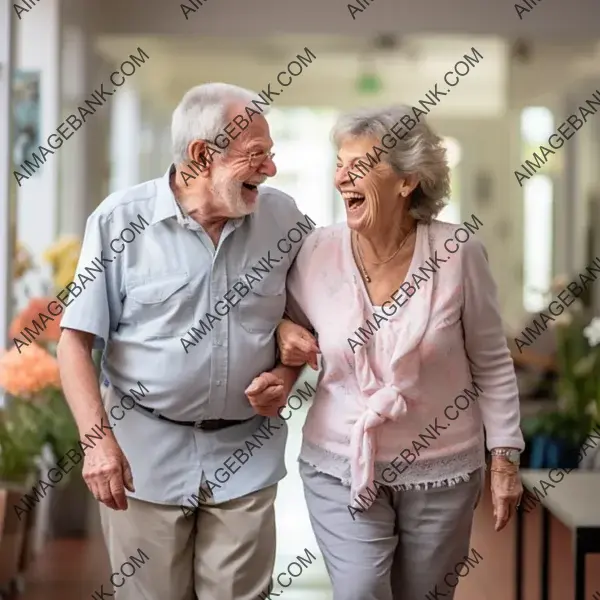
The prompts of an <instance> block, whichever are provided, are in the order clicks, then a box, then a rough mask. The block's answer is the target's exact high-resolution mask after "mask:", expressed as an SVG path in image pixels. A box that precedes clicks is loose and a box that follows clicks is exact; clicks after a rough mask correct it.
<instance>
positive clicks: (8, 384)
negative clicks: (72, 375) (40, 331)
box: [0, 344, 61, 398]
mask: <svg viewBox="0 0 600 600" xmlns="http://www.w3.org/2000/svg"><path fill="white" fill-rule="evenodd" d="M0 387H2V388H4V389H5V390H6V391H7V392H8V393H9V394H11V395H12V396H20V397H24V398H29V397H31V396H33V395H35V394H36V393H38V392H41V391H42V390H44V389H45V388H47V387H57V388H59V389H60V388H61V384H60V373H59V370H58V362H57V361H56V358H54V356H52V355H51V354H50V353H49V352H47V351H46V350H44V349H43V348H41V347H40V346H38V345H37V344H31V345H30V346H29V347H28V348H27V349H26V350H24V351H23V352H22V353H21V354H19V351H18V350H17V349H16V348H13V349H11V350H9V351H8V352H5V353H4V354H2V356H0Z"/></svg>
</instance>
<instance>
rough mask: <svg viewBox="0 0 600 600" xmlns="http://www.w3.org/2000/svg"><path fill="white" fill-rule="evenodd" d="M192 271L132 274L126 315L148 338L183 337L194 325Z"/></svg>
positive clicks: (129, 281) (128, 283) (129, 282)
mask: <svg viewBox="0 0 600 600" xmlns="http://www.w3.org/2000/svg"><path fill="white" fill-rule="evenodd" d="M191 287H192V286H191V285H190V276H189V274H188V273H185V272H180V273H169V274H164V275H157V276H147V277H143V278H142V277H139V278H136V277H132V278H131V279H130V280H128V281H127V286H126V289H127V300H126V304H125V307H126V310H125V311H124V312H125V314H124V316H125V318H126V320H127V321H128V323H129V324H131V325H135V326H137V327H139V328H140V329H141V331H140V335H141V336H142V337H144V338H145V339H153V338H169V337H180V336H182V335H184V334H185V333H186V332H187V331H188V330H189V328H190V327H191V326H192V325H193V319H194V307H193V299H192V289H191Z"/></svg>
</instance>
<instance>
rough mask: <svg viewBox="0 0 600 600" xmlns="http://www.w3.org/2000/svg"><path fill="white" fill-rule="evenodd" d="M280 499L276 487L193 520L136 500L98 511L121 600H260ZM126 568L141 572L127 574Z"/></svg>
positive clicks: (206, 508)
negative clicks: (118, 508) (276, 504)
mask: <svg viewBox="0 0 600 600" xmlns="http://www.w3.org/2000/svg"><path fill="white" fill-rule="evenodd" d="M276 493H277V484H275V485H272V486H270V487H268V488H265V489H263V490H259V491H258V492H254V493H252V494H248V495H247V496H243V497H242V498H237V499H235V500H230V501H228V502H223V503H221V504H203V505H201V506H200V507H199V508H198V509H197V510H196V512H195V514H194V515H190V516H188V517H187V518H186V517H185V516H184V515H183V512H182V510H181V508H180V507H178V506H165V505H161V504H153V503H151V502H143V501H141V500H136V499H134V498H128V499H127V501H128V504H129V506H128V508H127V510H126V511H116V510H112V509H109V508H107V507H106V506H104V505H103V504H102V505H100V516H101V520H102V528H103V531H104V538H105V540H106V545H107V548H108V553H109V557H110V564H111V567H112V569H111V571H112V572H113V573H115V574H118V575H114V576H111V581H112V583H113V584H114V585H115V588H114V594H115V598H116V599H117V600H256V599H257V598H258V597H259V596H260V594H262V593H265V592H267V590H268V589H269V586H270V584H271V576H272V573H273V567H274V563H275V510H274V507H273V503H274V501H275V496H276ZM141 553H144V554H145V555H146V556H147V559H146V558H144V557H142V558H140V556H142V555H141ZM132 557H135V558H136V561H133V560H132ZM142 562H145V563H146V564H141V563H142ZM125 563H129V565H132V564H133V565H135V566H136V567H137V568H136V569H135V573H133V574H131V573H130V571H131V570H132V569H131V567H129V566H127V567H126V568H125V569H123V570H122V569H121V567H122V565H124V564H125ZM122 573H123V574H122ZM116 586H119V587H116ZM111 588H113V585H111V584H110V583H108V582H105V586H104V589H105V590H110V589H111Z"/></svg>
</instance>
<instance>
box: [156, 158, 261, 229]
mask: <svg viewBox="0 0 600 600" xmlns="http://www.w3.org/2000/svg"><path fill="white" fill-rule="evenodd" d="M173 173H175V165H174V164H171V166H170V167H169V168H168V170H167V172H166V173H165V174H164V176H163V177H161V178H160V179H159V180H158V183H157V190H156V205H155V207H154V214H153V215H152V225H154V224H155V223H159V222H160V221H164V220H165V219H168V218H171V217H175V218H176V219H177V222H178V223H179V224H180V225H181V226H183V227H187V228H188V229H192V230H197V231H202V230H203V228H202V225H200V224H199V223H197V222H196V221H194V219H192V218H191V217H189V216H188V215H187V214H186V213H185V212H184V210H183V208H182V207H181V206H180V205H179V203H178V202H177V200H176V198H175V194H173V190H172V189H171V176H172V175H173ZM248 216H251V215H248ZM245 218H246V217H239V218H237V219H231V220H230V221H229V223H231V225H232V226H233V227H234V228H235V229H237V228H238V227H239V226H240V225H241V224H242V223H243V222H244V220H245Z"/></svg>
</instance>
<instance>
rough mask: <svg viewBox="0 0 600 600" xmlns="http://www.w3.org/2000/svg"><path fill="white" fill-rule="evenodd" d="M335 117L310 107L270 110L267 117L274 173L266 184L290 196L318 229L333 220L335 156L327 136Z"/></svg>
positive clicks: (328, 111) (333, 114)
mask: <svg viewBox="0 0 600 600" xmlns="http://www.w3.org/2000/svg"><path fill="white" fill-rule="evenodd" d="M336 116H337V113H336V112H335V111H331V110H318V109H312V108H279V109H275V108H274V109H272V110H271V112H270V113H269V115H268V120H269V124H270V128H271V137H272V138H273V142H274V146H273V152H275V154H276V156H275V164H276V165H277V174H276V175H275V177H272V178H271V179H269V180H268V181H267V185H272V186H273V187H276V188H278V189H280V190H281V191H283V192H285V193H286V194H289V195H290V196H292V198H294V200H295V201H296V203H297V204H298V208H299V209H300V210H301V211H302V212H303V213H305V214H306V215H308V216H309V217H310V218H311V219H312V220H313V221H315V222H316V223H317V224H318V225H319V226H325V225H330V224H331V223H333V222H334V221H335V219H334V215H335V206H334V204H335V202H336V199H335V196H334V191H335V190H334V184H333V175H334V172H335V156H332V154H333V153H332V151H331V141H330V138H329V133H330V131H331V128H332V127H333V123H334V121H335V118H336Z"/></svg>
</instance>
